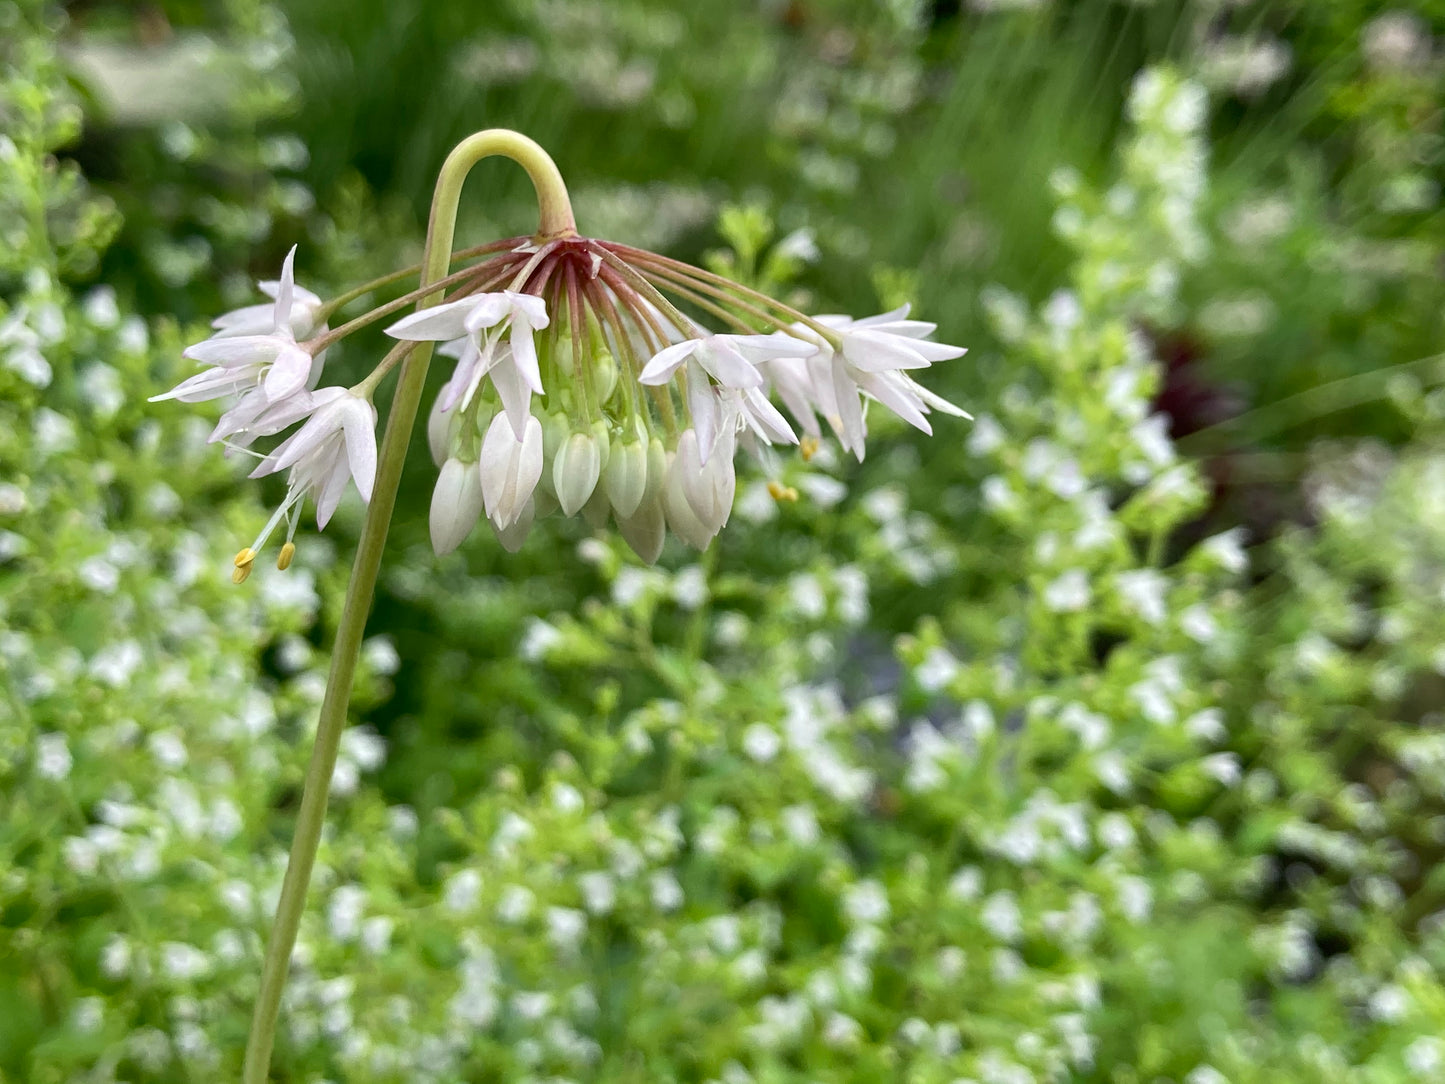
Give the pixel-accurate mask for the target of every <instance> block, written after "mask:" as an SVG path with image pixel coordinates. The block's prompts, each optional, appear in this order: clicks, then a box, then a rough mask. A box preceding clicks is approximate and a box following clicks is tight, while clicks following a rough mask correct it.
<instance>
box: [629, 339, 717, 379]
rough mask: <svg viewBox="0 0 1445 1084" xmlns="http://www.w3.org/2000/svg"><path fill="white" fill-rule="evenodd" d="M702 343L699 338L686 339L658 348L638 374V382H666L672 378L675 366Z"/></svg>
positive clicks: (675, 369) (689, 355)
mask: <svg viewBox="0 0 1445 1084" xmlns="http://www.w3.org/2000/svg"><path fill="white" fill-rule="evenodd" d="M701 345H702V340H701V339H686V340H684V341H682V342H680V343H674V344H673V345H671V346H665V347H663V348H662V349H661V350H659V351H658V352H657V353H656V354H655V355H654V356H653V358H652V360H651V361H649V362H648V363H647V364H646V365H644V366H643V367H642V372H641V373H640V374H639V375H638V377H637V381H638V383H640V384H666V383H667V382H668V381H669V380H671V379H672V374H673V373H675V372H676V371H677V367H678V366H679V365H681V364H682V363H683V362H684V361H686V360H687V359H688V358H689V357H691V356H692V354H693V353H694V352H696V350H697V348H698V347H699V346H701Z"/></svg>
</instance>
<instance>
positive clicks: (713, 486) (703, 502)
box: [672, 429, 737, 534]
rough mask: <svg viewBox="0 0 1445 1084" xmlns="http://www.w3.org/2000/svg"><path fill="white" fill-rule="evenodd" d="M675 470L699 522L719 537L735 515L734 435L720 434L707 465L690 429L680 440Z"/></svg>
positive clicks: (728, 433)
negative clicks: (719, 532) (733, 512)
mask: <svg viewBox="0 0 1445 1084" xmlns="http://www.w3.org/2000/svg"><path fill="white" fill-rule="evenodd" d="M672 470H673V473H674V474H676V475H678V476H679V481H680V483H681V486H682V491H683V494H684V495H685V496H686V497H687V502H688V504H689V505H691V507H692V510H693V512H694V513H695V514H696V515H697V519H698V522H699V523H701V524H702V525H703V527H704V528H705V529H706V530H707V531H708V532H709V533H710V534H717V533H718V531H720V530H722V528H723V527H724V526H725V525H726V524H727V521H728V517H729V516H731V515H732V510H733V498H734V496H735V495H736V491H737V474H736V473H735V469H734V467H733V436H732V433H731V432H730V431H725V432H724V433H722V434H720V435H719V437H718V440H717V446H716V447H714V449H713V454H712V455H711V456H709V457H708V461H707V462H706V463H704V462H702V457H701V449H700V447H699V445H698V438H697V433H696V432H695V431H694V430H691V429H689V430H687V431H686V432H684V433H683V434H682V436H681V437H679V438H678V441H677V458H676V460H675V461H674V463H673V467H672Z"/></svg>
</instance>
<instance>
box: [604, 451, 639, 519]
mask: <svg viewBox="0 0 1445 1084" xmlns="http://www.w3.org/2000/svg"><path fill="white" fill-rule="evenodd" d="M646 491H647V445H646V444H644V443H643V442H642V441H640V440H637V439H635V438H634V439H632V440H628V439H627V437H626V436H621V437H617V438H616V439H615V440H614V441H613V442H612V452H611V454H610V455H609V456H608V458H607V496H608V498H609V499H610V500H611V501H612V508H613V510H614V511H615V512H616V513H617V516H618V518H619V519H625V518H626V517H628V516H630V515H632V513H634V512H636V511H637V506H638V505H640V504H641V503H642V497H643V494H644V493H646Z"/></svg>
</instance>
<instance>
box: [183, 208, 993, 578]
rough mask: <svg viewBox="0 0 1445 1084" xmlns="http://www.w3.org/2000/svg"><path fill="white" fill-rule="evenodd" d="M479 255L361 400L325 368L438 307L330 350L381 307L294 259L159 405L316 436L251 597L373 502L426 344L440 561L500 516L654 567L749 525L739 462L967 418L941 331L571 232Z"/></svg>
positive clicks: (221, 428) (240, 438) (220, 328)
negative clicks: (309, 534)
mask: <svg viewBox="0 0 1445 1084" xmlns="http://www.w3.org/2000/svg"><path fill="white" fill-rule="evenodd" d="M459 255H468V254H459ZM469 255H472V256H474V257H479V258H478V259H476V262H474V263H472V264H471V265H470V266H467V267H464V268H463V269H462V270H461V271H458V272H456V273H454V274H452V275H450V276H448V277H447V278H446V279H445V280H444V281H443V282H441V283H438V284H436V287H437V288H440V290H441V298H440V300H439V301H438V302H437V303H435V304H431V305H430V306H429V307H425V308H422V309H421V310H420V311H417V312H414V313H411V314H410V315H406V316H402V317H401V318H399V319H393V321H392V322H391V323H390V326H388V327H387V328H386V331H387V334H388V335H390V336H392V337H393V338H394V339H397V340H399V344H398V346H397V347H396V348H395V349H393V350H392V352H391V353H390V354H388V356H387V359H386V360H385V361H383V363H382V364H381V365H380V366H378V367H377V369H376V370H375V371H374V372H373V373H372V374H371V375H370V376H368V377H367V378H366V379H365V380H363V381H362V382H361V383H360V384H358V385H356V386H355V387H354V388H350V389H347V388H341V387H323V388H318V387H317V384H318V380H319V377H320V374H321V367H322V366H321V363H322V360H323V359H324V357H325V353H326V350H327V348H328V347H330V346H331V345H332V344H333V343H334V342H335V341H338V340H339V339H341V338H344V337H346V336H347V335H349V334H350V333H351V332H352V331H353V330H355V329H357V328H359V327H360V326H363V325H365V324H368V323H371V322H374V321H375V320H376V319H379V318H381V317H383V316H387V315H390V314H393V313H396V312H397V311H398V309H399V308H400V307H402V306H403V305H405V304H408V303H410V302H411V301H413V300H416V299H417V298H420V297H423V296H430V297H435V296H436V289H432V290H431V291H430V292H429V291H428V290H427V289H422V288H419V289H418V290H416V291H413V293H412V294H409V295H407V296H405V297H403V298H399V299H397V301H395V302H389V303H387V304H384V305H381V306H379V307H378V308H376V309H374V310H373V311H372V312H371V313H369V314H367V315H366V316H364V317H359V318H357V319H355V320H353V321H351V322H349V323H347V324H345V325H343V326H342V327H341V328H338V329H337V330H335V331H330V330H328V329H327V326H326V320H327V316H328V314H329V313H330V312H332V311H334V310H335V309H336V308H339V307H340V305H341V304H343V303H345V302H347V301H349V300H351V299H354V298H356V297H358V296H360V295H361V294H362V293H364V292H365V289H366V288H361V289H359V290H356V291H352V292H350V293H348V294H346V295H343V298H341V299H339V300H338V301H336V302H333V303H332V304H330V305H328V304H326V303H323V302H322V301H321V300H320V298H318V297H317V295H315V294H313V293H311V292H309V291H306V290H303V289H301V288H300V287H298V286H297V285H296V284H295V277H294V266H293V265H294V258H295V250H294V249H293V250H292V252H291V253H290V254H288V256H287V257H286V261H285V264H284V266H283V268H282V272H281V276H280V278H279V279H278V280H277V281H275V282H274V283H262V289H263V291H265V292H266V293H267V294H269V295H270V296H271V297H272V298H273V302H272V304H270V305H253V306H249V307H246V308H243V309H238V310H236V311H235V312H232V313H228V314H226V315H225V316H223V317H221V318H219V319H218V320H216V321H215V324H214V327H215V334H214V335H213V336H212V337H211V338H209V339H207V340H205V341H204V342H201V343H197V344H196V345H195V346H193V347H191V348H189V349H188V350H187V351H186V356H187V357H190V358H192V359H194V360H196V361H199V362H201V363H202V364H203V365H205V366H207V368H206V369H205V370H203V371H202V372H200V373H198V374H197V375H195V376H193V377H191V378H189V379H188V380H186V381H183V382H182V383H181V384H180V385H178V386H177V387H176V388H174V389H172V390H171V391H170V392H167V393H166V394H165V395H164V396H158V398H175V399H181V400H183V401H187V402H195V401H201V400H205V399H214V398H220V397H223V396H233V397H234V398H233V400H232V402H231V405H230V407H229V409H227V410H226V412H225V413H224V414H223V415H222V417H221V419H220V422H219V423H218V424H217V426H216V428H215V430H214V432H213V434H212V439H213V440H218V441H224V442H225V443H226V444H227V446H228V447H230V448H233V449H249V447H250V445H252V444H253V443H254V442H255V441H256V440H258V439H262V438H266V437H270V436H273V435H279V434H281V433H283V432H284V431H285V430H287V429H289V428H290V427H291V426H293V425H297V424H300V425H301V428H300V429H299V430H298V431H296V432H295V433H294V434H293V435H291V436H290V437H287V438H286V439H284V440H283V441H282V443H281V444H280V445H279V446H278V447H276V448H275V449H274V450H273V451H272V452H271V453H270V454H269V455H264V456H261V457H260V458H261V462H260V465H259V466H258V467H257V468H256V470H255V471H254V474H256V475H264V474H269V473H272V472H280V471H286V472H288V486H287V492H286V496H285V498H284V500H283V502H282V504H281V506H280V507H279V508H278V509H277V511H276V513H275V515H274V516H273V517H272V518H271V521H270V522H269V523H268V524H267V525H266V527H265V528H264V529H263V530H262V532H261V533H260V535H259V536H258V538H257V540H256V542H255V544H254V545H252V546H250V547H247V548H246V549H244V550H242V551H241V553H240V554H239V555H238V556H237V561H236V564H237V574H238V577H239V578H244V577H245V574H246V573H247V572H248V571H249V568H250V564H251V562H252V561H253V560H254V558H255V555H256V551H258V550H259V549H260V548H261V546H262V545H263V544H264V543H265V541H266V540H267V538H268V537H269V536H270V534H271V532H272V531H273V530H274V529H275V528H276V527H278V526H279V525H280V523H281V522H282V521H285V522H286V523H287V525H288V534H287V543H286V545H285V546H284V547H283V550H282V556H281V561H280V563H281V565H282V566H283V567H284V565H285V564H286V563H288V562H289V560H290V554H291V552H292V551H293V550H294V546H293V545H292V543H291V541H290V538H291V536H292V535H294V533H295V530H296V526H297V523H298V522H299V515H300V510H301V506H302V504H303V503H304V502H305V501H306V499H308V498H310V499H311V500H313V501H314V502H315V504H316V508H317V520H318V524H319V525H321V526H324V525H325V523H326V522H327V521H328V520H329V519H330V517H331V515H332V513H333V512H334V511H335V509H336V507H337V504H338V502H339V501H340V499H341V497H342V495H343V493H344V491H345V489H346V486H347V483H348V481H351V480H354V481H355V483H356V485H357V489H358V491H359V492H360V493H361V495H362V497H363V498H364V499H369V496H370V490H371V485H372V480H373V478H374V475H375V472H376V438H375V421H376V412H375V409H374V408H373V407H372V406H371V393H372V390H373V389H374V387H375V386H376V384H377V382H379V380H380V379H381V378H382V377H384V376H385V374H386V372H388V371H389V370H390V368H391V367H392V366H393V365H395V364H396V363H397V362H399V361H400V360H401V359H403V358H404V356H405V355H406V354H407V353H408V352H410V351H412V350H414V349H415V344H418V343H423V342H431V343H438V344H440V347H439V349H438V351H437V352H438V353H439V354H440V355H442V356H444V357H447V358H451V359H454V364H453V366H452V369H451V372H450V374H449V376H448V379H447V380H446V382H445V384H444V385H443V387H442V389H441V391H440V393H439V394H438V396H437V398H436V400H435V402H434V403H433V405H432V408H431V416H430V421H429V423H428V427H427V429H428V442H429V444H430V446H431V450H432V455H433V458H434V459H435V460H436V463H437V466H438V468H439V472H440V473H439V475H438V478H437V482H436V485H435V489H434V492H433V495H432V508H431V534H432V542H433V545H434V547H435V548H436V550H437V552H438V553H446V552H448V551H450V550H452V549H454V548H456V547H457V546H458V545H460V544H461V542H462V541H463V540H464V539H465V538H466V537H467V535H468V534H469V533H470V531H471V529H472V527H473V526H474V525H475V523H476V521H477V520H478V519H480V518H481V517H482V516H485V517H486V518H487V519H488V521H489V522H490V523H491V526H492V527H493V529H494V530H495V531H496V533H497V536H498V537H499V538H500V539H501V541H502V543H503V545H504V546H506V547H507V548H509V549H516V548H517V547H519V546H520V545H521V544H522V543H523V541H524V540H525V538H526V536H527V533H528V531H529V530H530V529H531V527H532V525H533V523H535V522H536V521H537V520H538V519H541V518H543V517H545V516H547V515H550V514H551V513H553V512H561V513H562V514H563V515H565V516H572V515H578V514H580V515H582V516H583V517H584V518H586V519H587V521H588V522H589V523H591V524H593V525H594V526H596V527H602V526H604V525H605V524H606V523H607V522H608V521H609V520H610V521H612V522H614V523H615V524H616V526H617V528H618V530H619V532H620V533H621V534H622V536H623V538H624V539H626V541H627V543H628V544H629V545H630V546H631V547H632V548H633V550H635V551H636V552H637V553H638V554H639V555H640V556H641V557H642V558H643V559H644V560H646V561H648V562H651V561H655V560H656V559H657V558H658V556H659V555H660V553H661V552H662V548H663V545H664V543H665V541H666V537H667V534H668V533H669V531H670V532H671V533H672V534H673V535H675V536H677V537H678V538H679V539H681V540H682V541H683V542H684V543H686V544H687V545H689V546H692V547H694V548H697V549H705V548H706V547H707V546H708V545H709V544H710V543H711V541H712V539H713V538H714V537H716V535H717V533H718V532H719V531H720V530H721V529H722V528H723V526H724V525H725V524H726V523H727V522H728V518H729V516H730V514H731V512H732V507H733V500H734V496H735V493H736V490H737V475H736V466H735V461H736V458H737V456H738V454H739V453H740V452H747V453H749V454H752V455H754V456H758V457H760V458H764V457H765V450H766V449H767V448H768V447H769V446H773V445H795V444H798V443H799V435H798V430H801V432H802V433H803V435H804V438H805V445H804V453H805V455H806V454H809V453H810V451H811V450H812V448H814V447H815V446H816V443H817V441H818V439H819V438H821V437H822V436H823V435H824V432H825V430H824V428H823V424H822V423H826V426H827V430H828V431H831V432H832V433H833V434H834V435H836V437H837V439H838V441H839V443H840V444H841V445H842V447H843V448H844V449H845V450H847V451H849V452H852V453H853V454H854V455H855V456H857V458H858V459H860V460H861V459H862V458H863V455H864V445H865V442H866V438H867V412H866V406H867V404H868V403H870V402H872V403H876V404H878V405H879V406H881V407H883V408H885V409H887V410H889V411H891V412H892V413H894V414H896V415H898V416H899V417H900V418H902V419H903V420H904V421H907V422H908V423H909V424H911V425H914V426H916V427H918V428H919V429H921V430H923V431H924V432H931V428H930V424H929V421H928V415H929V414H930V413H931V412H934V411H941V412H944V413H949V414H955V415H963V411H961V410H959V409H958V408H957V407H955V406H953V405H952V404H951V403H949V402H947V401H946V400H944V399H942V398H940V397H939V396H937V395H935V394H934V393H933V392H931V391H929V390H928V389H926V388H925V387H923V386H922V385H921V384H919V383H918V381H917V380H916V379H915V376H916V374H917V373H918V372H919V371H920V370H923V369H926V368H927V367H928V366H930V365H932V364H934V363H936V362H940V361H945V360H949V359H951V358H956V357H958V356H960V355H961V354H963V353H964V351H963V349H962V348H960V347H954V346H947V345H944V344H941V343H936V342H933V341H931V339H930V336H931V335H932V333H933V331H934V330H935V328H934V325H933V324H931V323H925V322H923V321H920V320H914V319H910V318H909V313H908V309H907V308H906V307H905V308H901V309H897V310H895V311H893V312H890V313H885V314H883V315H881V316H873V317H868V318H865V319H858V320H855V319H852V318H850V317H846V316H833V315H825V316H818V317H810V316H807V315H805V314H803V313H801V312H798V311H796V310H795V309H793V308H791V307H790V306H788V305H786V304H784V303H782V302H780V301H777V300H775V299H773V298H771V297H768V296H767V295H765V294H762V293H760V292H758V291H756V290H752V289H750V288H747V287H745V286H742V285H740V284H738V283H734V282H732V281H730V280H728V279H726V278H724V277H722V276H720V275H717V274H715V273H713V272H710V271H705V270H702V269H700V268H696V267H692V266H690V265H688V264H685V263H681V262H679V261H677V260H673V259H670V258H668V257H665V256H660V255H657V254H655V253H651V252H646V251H644V250H641V249H636V248H631V247H629V246H626V245H620V244H614V243H611V242H606V241H598V240H593V239H590V238H586V237H581V236H579V235H577V234H576V233H575V232H570V231H562V232H561V233H560V234H553V235H548V236H545V237H539V238H536V239H529V238H509V239H506V240H504V241H499V242H496V243H493V244H490V245H484V246H481V247H480V248H478V249H475V250H472V251H471V252H470V253H469ZM394 277H395V276H392V277H391V278H394ZM774 395H775V396H776V398H777V400H778V403H777V404H775V403H774V402H773V398H772V397H773V396H774ZM779 405H781V407H782V408H783V409H785V410H786V411H787V413H788V415H791V418H792V420H791V421H790V420H789V418H788V417H787V416H785V414H784V413H783V411H782V410H780V409H779ZM964 416H966V415H964ZM820 419H821V422H820ZM795 425H796V426H797V427H798V429H797V430H795V428H794V426H795ZM253 454H255V453H253ZM769 461H770V462H771V459H769ZM774 491H775V492H788V490H787V487H784V486H780V485H779V486H775V487H774Z"/></svg>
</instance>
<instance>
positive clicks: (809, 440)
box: [798, 434, 818, 463]
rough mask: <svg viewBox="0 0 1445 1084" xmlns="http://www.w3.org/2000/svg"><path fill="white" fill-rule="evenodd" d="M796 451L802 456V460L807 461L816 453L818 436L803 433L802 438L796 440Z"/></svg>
mask: <svg viewBox="0 0 1445 1084" xmlns="http://www.w3.org/2000/svg"><path fill="white" fill-rule="evenodd" d="M798 451H799V453H801V455H802V457H803V462H804V463H806V462H808V461H809V460H810V459H812V458H813V457H814V456H815V455H817V454H818V438H817V437H815V436H813V435H811V434H808V435H805V436H804V437H803V439H802V440H800V441H799V442H798Z"/></svg>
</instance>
